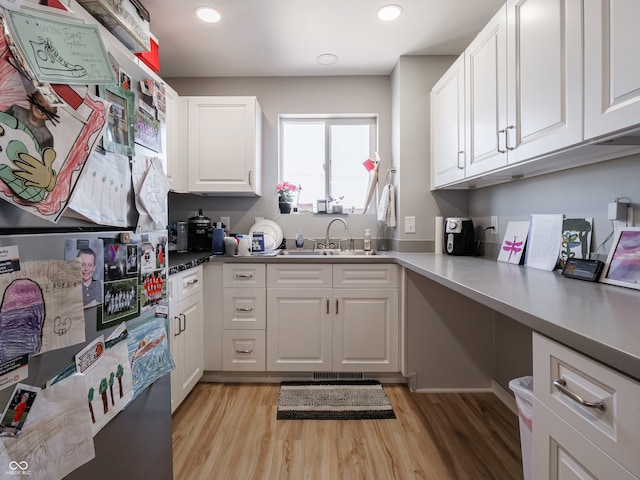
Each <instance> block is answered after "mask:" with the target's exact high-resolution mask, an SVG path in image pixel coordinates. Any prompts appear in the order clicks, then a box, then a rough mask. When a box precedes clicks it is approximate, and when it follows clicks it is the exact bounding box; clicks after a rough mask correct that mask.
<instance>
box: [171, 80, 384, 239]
mask: <svg viewBox="0 0 640 480" xmlns="http://www.w3.org/2000/svg"><path fill="white" fill-rule="evenodd" d="M168 83H169V84H170V85H171V86H172V87H173V88H174V89H175V90H176V91H177V92H178V93H179V94H180V95H183V96H185V95H224V96H227V95H228V96H232V95H249V96H256V97H257V98H258V101H259V102H260V106H261V107H262V110H263V130H262V136H263V146H262V160H263V178H262V191H263V195H262V197H214V196H200V195H192V194H171V195H170V197H169V218H170V220H183V219H186V218H188V217H189V216H192V215H193V214H194V213H195V211H196V210H197V209H198V208H202V209H203V210H204V215H206V216H208V217H210V218H211V219H212V220H213V221H217V220H218V219H219V218H220V216H230V217H231V230H232V231H233V232H236V233H247V232H248V231H249V229H250V228H251V226H252V225H253V223H254V221H255V218H256V217H264V218H268V219H271V220H275V221H277V222H278V224H279V225H280V226H281V227H282V229H283V232H284V236H285V238H288V239H292V238H294V236H295V234H296V232H297V231H298V230H302V231H303V232H304V235H305V236H306V237H307V238H323V237H324V233H325V228H326V226H327V222H328V221H329V219H330V218H332V217H327V216H318V215H316V216H313V215H280V214H279V212H278V201H277V196H276V191H275V186H276V184H277V183H278V115H280V114H291V113H334V114H335V113H375V114H378V115H379V132H378V143H379V152H380V156H381V158H382V161H383V166H382V167H381V168H382V169H386V168H388V165H390V158H391V98H390V88H389V86H390V79H389V77H386V76H367V77H247V78H174V79H169V80H168ZM363 161H364V159H363ZM303 188H304V185H303ZM347 221H348V223H349V227H350V228H349V233H344V232H343V231H342V227H340V228H336V229H335V230H333V229H332V232H334V233H335V235H334V236H333V237H334V238H335V237H338V238H347V237H355V238H362V237H363V235H364V229H365V228H371V229H372V233H374V234H375V224H376V218H375V216H374V215H373V214H366V215H349V216H348V218H347ZM336 227H338V226H336Z"/></svg>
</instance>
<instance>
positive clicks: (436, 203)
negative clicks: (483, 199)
mask: <svg viewBox="0 0 640 480" xmlns="http://www.w3.org/2000/svg"><path fill="white" fill-rule="evenodd" d="M456 58H457V57H452V56H406V57H400V60H399V61H398V64H397V65H396V67H395V69H394V71H393V73H392V75H391V88H392V115H393V124H392V145H393V162H394V166H396V167H397V169H398V171H397V173H396V179H395V180H396V182H395V183H396V186H397V187H398V209H397V210H398V212H397V213H398V228H397V229H396V237H395V238H396V240H399V241H397V242H396V245H395V246H396V249H397V250H400V251H415V252H420V251H429V252H432V251H433V248H434V245H433V240H434V233H435V232H434V231H435V224H434V218H435V217H436V216H439V215H443V216H460V215H467V214H468V212H467V211H468V194H467V192H466V191H446V192H437V193H432V192H431V191H430V185H431V167H430V164H429V158H430V156H431V155H430V151H431V135H430V128H431V122H430V100H429V94H430V92H431V88H432V87H433V85H435V83H436V82H437V81H438V80H439V79H440V77H441V76H442V75H443V74H444V72H445V71H446V70H447V69H448V68H449V67H450V66H451V64H452V63H453V62H454V61H455V59H456ZM405 216H415V217H416V233H404V220H403V219H404V217H405Z"/></svg>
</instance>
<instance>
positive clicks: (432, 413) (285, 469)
mask: <svg viewBox="0 0 640 480" xmlns="http://www.w3.org/2000/svg"><path fill="white" fill-rule="evenodd" d="M278 389H279V386H278V385H273V384H272V385H268V384H266V385H265V384H261V385H253V384H217V383H200V384H198V385H197V386H196V387H195V388H194V390H193V391H192V392H191V394H190V395H189V397H188V398H187V399H186V400H185V401H184V402H183V404H182V405H181V406H180V407H179V409H178V410H177V411H176V413H175V414H174V417H173V472H174V478H175V479H176V480H183V479H207V480H209V479H225V480H227V479H229V480H232V479H235V480H245V479H247V480H248V479H278V480H280V479H291V480H298V479H310V480H316V479H317V480H333V479H345V480H355V479H366V480H374V479H375V480H389V479H398V480H400V479H427V480H467V479H468V480H480V479H500V480H520V479H522V467H521V464H520V461H521V456H520V438H519V431H518V418H517V416H516V415H515V414H513V413H512V412H511V411H510V410H509V409H508V408H507V407H505V406H504V405H503V404H502V403H501V402H500V400H498V398H497V397H495V396H494V395H493V394H490V393H481V394H477V393H474V394H455V393H454V394H412V393H411V392H410V391H409V390H408V388H407V387H406V386H404V385H384V390H385V392H386V394H387V396H388V397H389V401H390V402H391V404H392V405H393V409H394V411H395V414H396V417H397V418H396V419H395V420H360V421H357V420H341V421H333V420H276V410H277V402H278Z"/></svg>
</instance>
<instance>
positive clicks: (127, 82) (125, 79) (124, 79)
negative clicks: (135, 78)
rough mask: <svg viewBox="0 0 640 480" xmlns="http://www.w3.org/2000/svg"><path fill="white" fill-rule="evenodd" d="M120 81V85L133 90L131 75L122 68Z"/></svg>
mask: <svg viewBox="0 0 640 480" xmlns="http://www.w3.org/2000/svg"><path fill="white" fill-rule="evenodd" d="M119 76H120V81H119V82H118V83H119V85H120V86H121V87H122V88H124V89H125V90H131V75H129V74H128V73H127V72H125V71H124V70H123V69H122V68H120V75H119Z"/></svg>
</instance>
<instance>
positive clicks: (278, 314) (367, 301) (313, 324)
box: [267, 264, 398, 372]
mask: <svg viewBox="0 0 640 480" xmlns="http://www.w3.org/2000/svg"><path fill="white" fill-rule="evenodd" d="M267 284H268V285H269V288H267V318H268V320H267V370H273V371H313V372H326V371H336V372H344V371H352V372H354V371H357V372H395V371H397V370H398V291H397V267H396V266H395V265H393V264H380V265H360V264H358V265H356V264H344V265H343V264H335V265H324V264H323V265H320V264H287V265H268V268H267ZM345 285H347V286H349V288H335V287H336V286H338V287H342V286H345Z"/></svg>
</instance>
